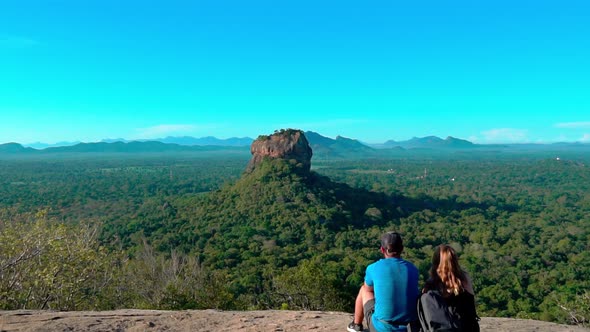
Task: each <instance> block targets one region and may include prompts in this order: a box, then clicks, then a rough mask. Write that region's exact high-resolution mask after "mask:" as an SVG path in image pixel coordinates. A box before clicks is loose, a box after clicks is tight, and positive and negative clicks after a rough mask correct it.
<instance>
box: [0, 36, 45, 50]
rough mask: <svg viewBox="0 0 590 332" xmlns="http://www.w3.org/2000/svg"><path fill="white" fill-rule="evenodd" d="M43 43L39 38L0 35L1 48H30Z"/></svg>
mask: <svg viewBox="0 0 590 332" xmlns="http://www.w3.org/2000/svg"><path fill="white" fill-rule="evenodd" d="M40 44H41V43H40V42H39V41H37V40H34V39H31V38H26V37H16V36H8V37H6V36H5V37H0V47H1V48H29V47H34V46H37V45H40Z"/></svg>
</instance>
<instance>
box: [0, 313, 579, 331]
mask: <svg viewBox="0 0 590 332" xmlns="http://www.w3.org/2000/svg"><path fill="white" fill-rule="evenodd" d="M351 320H352V314H349V313H342V312H323V311H278V310H268V311H217V310H186V311H162V310H116V311H71V312H53V311H29V310H27V311H22V310H20V311H0V331H7V332H12V331H90V332H98V331H117V332H123V331H132V332H133V331H212V332H216V331H252V332H254V331H260V332H265V331H269V332H270V331H273V332H278V331H285V332H288V331H293V332H295V331H297V332H299V331H343V332H344V331H346V325H347V324H348V323H349V322H350V321H351ZM480 326H481V331H482V332H492V331H495V332H504V331H506V332H508V331H511V332H524V331H536V332H550V331H551V332H566V331H571V332H588V331H590V330H588V329H584V328H582V327H576V326H567V325H559V324H553V323H547V322H540V321H534V320H525V319H510V318H489V317H484V318H482V320H481V322H480Z"/></svg>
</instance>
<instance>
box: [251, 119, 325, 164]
mask: <svg viewBox="0 0 590 332" xmlns="http://www.w3.org/2000/svg"><path fill="white" fill-rule="evenodd" d="M250 153H252V159H250V162H249V163H248V167H247V168H246V172H251V171H252V170H254V169H255V168H256V166H257V165H259V164H260V163H261V162H262V161H263V160H264V158H275V159H285V160H294V161H295V162H296V163H297V164H300V165H301V168H302V170H303V171H305V172H309V170H310V168H311V157H312V155H313V153H312V151H311V147H309V142H308V141H307V138H305V135H304V134H303V132H302V131H301V130H295V129H287V130H280V131H276V132H275V133H274V134H272V135H270V136H265V135H263V136H260V137H258V138H257V139H256V140H255V141H254V142H253V143H252V145H251V146H250Z"/></svg>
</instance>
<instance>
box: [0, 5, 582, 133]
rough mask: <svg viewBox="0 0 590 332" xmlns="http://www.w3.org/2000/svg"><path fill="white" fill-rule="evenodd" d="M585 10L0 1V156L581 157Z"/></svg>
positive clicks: (574, 7) (559, 7) (565, 7)
mask: <svg viewBox="0 0 590 332" xmlns="http://www.w3.org/2000/svg"><path fill="white" fill-rule="evenodd" d="M588 17H590V3H588V1H542V0H541V1H539V0H537V1H399V0H387V1H381V0H375V1H362V2H361V1H342V0H341V1H307V0H298V1H289V0H286V1H276V0H273V1H270V0H269V1H259V0H251V1H231V0H228V1H224V0H214V1H201V0H192V1H188V0H187V1H177V0H168V1H149V0H143V1H135V0H126V1H121V0H116V1H113V0H100V1H98V0H96V1H94V0H85V1H80V0H67V1H66V0H61V1H60V0H53V1H49V0H37V1H32V0H3V1H2V9H1V10H0V143H4V142H12V141H16V142H20V143H32V142H36V141H42V142H46V143H55V142H58V141H78V140H79V141H97V140H100V139H103V138H127V139H137V138H157V137H164V136H169V135H171V136H181V135H190V136H195V137H202V136H208V135H212V136H217V137H220V138H227V137H234V136H239V137H243V136H249V137H253V138H255V137H256V136H258V135H259V134H268V133H272V132H273V131H274V130H275V129H279V128H287V127H289V128H299V129H303V130H312V131H317V132H319V133H320V134H323V135H325V136H329V137H335V136H336V135H342V136H346V137H351V138H357V139H360V140H363V141H366V142H371V143H377V142H384V141H386V140H389V139H395V140H405V139H409V138H411V137H413V136H417V137H422V136H428V135H437V136H440V137H443V138H444V137H446V136H454V137H459V138H463V139H469V140H472V141H474V142H478V143H498V142H555V141H590V93H589V92H588V91H589V90H590V38H589V37H588V36H590V23H588Z"/></svg>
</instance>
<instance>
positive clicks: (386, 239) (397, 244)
mask: <svg viewBox="0 0 590 332" xmlns="http://www.w3.org/2000/svg"><path fill="white" fill-rule="evenodd" d="M381 247H382V248H383V249H384V250H385V251H387V253H388V254H389V255H391V254H401V252H402V250H404V243H403V241H402V236H401V235H399V233H397V232H387V233H385V234H383V236H381Z"/></svg>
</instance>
